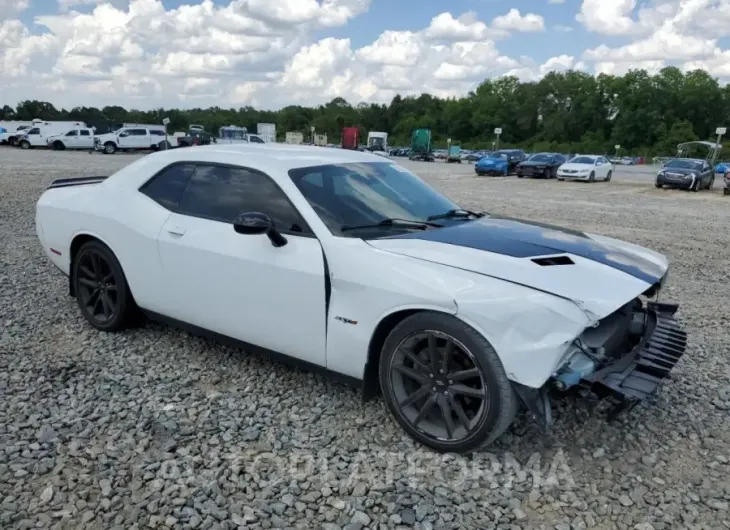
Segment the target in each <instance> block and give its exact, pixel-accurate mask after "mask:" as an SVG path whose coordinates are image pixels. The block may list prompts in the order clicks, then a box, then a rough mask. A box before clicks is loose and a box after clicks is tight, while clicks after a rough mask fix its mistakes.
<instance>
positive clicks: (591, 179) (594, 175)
mask: <svg viewBox="0 0 730 530" xmlns="http://www.w3.org/2000/svg"><path fill="white" fill-rule="evenodd" d="M595 181H596V173H595V172H594V171H591V174H590V175H589V177H588V182H595Z"/></svg>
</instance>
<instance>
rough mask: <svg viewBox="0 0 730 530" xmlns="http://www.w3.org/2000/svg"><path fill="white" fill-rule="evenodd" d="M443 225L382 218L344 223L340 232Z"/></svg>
mask: <svg viewBox="0 0 730 530" xmlns="http://www.w3.org/2000/svg"><path fill="white" fill-rule="evenodd" d="M442 226H443V225H440V224H438V223H429V222H428V221H414V220H411V219H396V218H393V219H383V220H382V221H380V222H379V223H371V224H365V225H346V226H343V227H342V228H340V232H347V231H348V230H359V229H360V228H382V227H385V228H389V227H393V228H416V229H418V230H426V229H428V228H441V227H442Z"/></svg>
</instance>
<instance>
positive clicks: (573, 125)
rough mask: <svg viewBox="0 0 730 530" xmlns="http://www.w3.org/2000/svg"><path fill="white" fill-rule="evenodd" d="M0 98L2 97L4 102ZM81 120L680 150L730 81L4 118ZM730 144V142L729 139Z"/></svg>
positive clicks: (502, 82) (581, 148)
mask: <svg viewBox="0 0 730 530" xmlns="http://www.w3.org/2000/svg"><path fill="white" fill-rule="evenodd" d="M0 104H1V102H0ZM34 118H39V119H43V120H74V121H84V122H86V123H87V124H89V125H90V126H96V127H97V129H101V130H103V131H106V129H107V128H108V127H110V126H111V124H115V123H124V122H134V123H162V120H163V119H164V118H169V119H170V125H169V126H168V129H169V130H170V131H184V130H187V128H188V126H189V125H191V124H198V125H203V126H204V127H205V128H206V129H207V130H208V131H211V132H213V133H217V131H218V129H219V128H220V127H221V126H224V125H239V126H244V127H247V128H248V129H249V131H252V132H255V130H256V124H257V123H261V122H264V123H274V124H276V130H277V136H278V139H279V140H283V139H284V135H285V134H286V132H287V131H296V132H302V133H304V135H305V138H307V137H309V135H310V128H311V127H315V130H316V132H317V133H326V134H327V135H328V141H329V142H331V143H339V141H340V135H341V130H342V128H343V127H348V126H357V127H359V128H360V134H361V139H364V138H365V137H366V136H367V132H368V131H385V132H388V133H389V134H390V139H389V142H388V143H389V144H390V145H393V146H395V145H408V143H409V138H410V134H411V131H412V130H413V129H414V128H422V127H423V128H430V129H431V130H432V132H433V137H434V142H435V144H436V145H443V144H445V143H446V140H447V138H450V139H451V140H452V141H453V142H454V143H458V144H460V145H461V146H462V147H463V148H472V149H476V148H490V147H491V146H492V143H493V141H494V129H495V128H497V127H499V128H501V129H502V134H501V137H500V147H522V148H524V149H528V150H530V151H559V152H592V153H606V154H612V153H613V152H614V146H615V145H620V146H621V153H622V154H633V155H636V156H656V155H671V154H674V153H675V152H676V145H677V144H678V143H680V142H684V141H690V140H698V139H699V140H714V139H715V130H716V129H717V128H718V127H724V126H727V127H730V85H727V86H721V85H720V84H719V82H718V80H717V79H715V78H713V77H712V76H711V75H710V74H709V73H708V72H706V71H704V70H694V71H690V72H686V73H683V72H682V71H681V70H679V69H678V68H675V67H667V68H664V69H662V70H661V71H660V72H659V73H657V74H655V75H650V74H649V73H648V72H646V71H645V70H632V71H630V72H628V73H627V74H625V75H623V76H614V75H606V74H600V75H598V76H592V75H589V74H587V73H585V72H581V71H567V72H552V73H549V74H548V75H546V76H545V77H544V78H542V79H541V80H540V81H537V82H521V81H519V80H518V79H517V78H515V77H501V78H497V79H487V80H485V81H483V82H482V83H481V84H479V86H478V87H477V88H476V89H475V90H474V91H472V92H469V93H468V94H466V95H465V96H464V97H461V98H448V99H442V98H438V97H434V96H432V95H429V94H422V95H420V96H400V95H397V96H395V97H394V98H393V100H392V101H391V102H390V104H387V105H386V104H375V103H360V104H358V105H354V106H353V105H351V104H350V103H348V102H347V101H346V100H344V99H343V98H340V97H338V98H335V99H333V100H332V101H330V102H329V103H327V104H325V105H319V106H316V107H304V106H299V105H291V106H288V107H285V108H283V109H281V110H278V111H270V110H257V109H255V108H253V107H241V108H238V109H233V108H230V109H225V108H221V107H218V106H212V107H208V108H205V109H204V108H194V109H187V110H182V109H163V108H159V109H155V110H149V111H141V110H134V109H132V110H127V109H125V108H123V107H120V106H107V107H104V108H101V109H99V108H95V107H76V108H73V109H70V110H67V109H60V110H59V109H57V108H56V107H54V106H53V104H52V103H49V102H45V101H22V102H20V103H19V104H18V105H17V106H16V107H15V108H12V107H11V106H9V105H4V106H2V108H1V109H0V119H2V120H31V119H34ZM727 147H728V148H730V144H728V145H727Z"/></svg>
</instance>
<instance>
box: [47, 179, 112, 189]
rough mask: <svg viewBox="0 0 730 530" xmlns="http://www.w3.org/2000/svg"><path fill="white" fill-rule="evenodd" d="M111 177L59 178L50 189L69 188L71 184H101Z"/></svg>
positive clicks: (52, 183)
mask: <svg viewBox="0 0 730 530" xmlns="http://www.w3.org/2000/svg"><path fill="white" fill-rule="evenodd" d="M108 178H109V177H108V176H106V177H72V178H67V179H57V180H54V181H53V182H51V185H50V186H48V189H49V190H50V189H53V188H68V187H70V186H85V185H86V184H99V183H100V182H104V181H105V180H106V179H108Z"/></svg>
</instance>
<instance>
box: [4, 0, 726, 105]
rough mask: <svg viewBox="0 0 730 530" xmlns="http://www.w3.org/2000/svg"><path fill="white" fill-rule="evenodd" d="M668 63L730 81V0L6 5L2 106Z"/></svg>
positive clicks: (261, 98)
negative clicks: (702, 71)
mask: <svg viewBox="0 0 730 530" xmlns="http://www.w3.org/2000/svg"><path fill="white" fill-rule="evenodd" d="M666 65H676V66H678V67H680V68H682V69H683V70H691V69H695V68H703V69H706V70H708V71H709V72H710V74H711V75H713V76H715V77H717V78H718V79H719V80H720V82H721V83H727V82H730V0H645V1H639V0H512V1H510V0H449V1H448V2H444V1H443V0H441V1H438V0H390V1H387V0H0V105H5V104H9V105H15V104H17V103H18V102H19V101H21V100H24V99H39V100H44V101H50V102H51V103H53V104H54V105H55V106H56V107H59V108H72V107H75V106H97V107H102V106H105V105H122V106H124V107H127V108H137V109H144V110H146V109H150V108H157V107H166V108H171V107H177V108H192V107H210V106H220V107H242V106H248V105H251V106H254V107H257V108H262V109H278V108H281V107H284V106H286V105H317V104H320V103H326V102H327V101H330V100H332V99H333V98H335V97H338V96H339V97H344V98H345V99H346V100H347V101H349V102H350V103H352V104H357V103H359V102H378V103H380V102H383V103H387V102H389V101H390V100H391V99H392V98H393V96H394V95H396V94H401V95H406V94H420V93H423V92H427V93H431V94H434V95H437V96H441V97H452V96H455V97H460V96H464V95H465V94H466V93H468V91H469V90H473V89H474V88H475V87H476V86H477V85H478V84H479V83H480V82H481V81H483V80H484V79H486V78H495V77H499V76H504V75H514V76H517V77H519V78H520V79H521V80H524V81H530V80H539V79H540V78H542V77H543V76H545V75H546V74H547V73H549V72H551V71H565V70H568V69H577V70H584V71H586V72H588V73H590V74H598V73H608V74H617V75H618V74H623V73H625V72H626V71H628V70H629V69H631V68H644V69H647V70H649V71H650V72H656V71H658V70H659V69H661V68H662V67H664V66H666Z"/></svg>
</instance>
